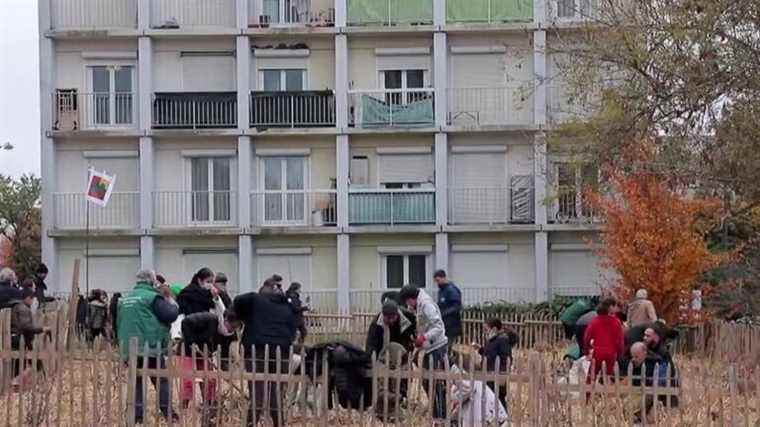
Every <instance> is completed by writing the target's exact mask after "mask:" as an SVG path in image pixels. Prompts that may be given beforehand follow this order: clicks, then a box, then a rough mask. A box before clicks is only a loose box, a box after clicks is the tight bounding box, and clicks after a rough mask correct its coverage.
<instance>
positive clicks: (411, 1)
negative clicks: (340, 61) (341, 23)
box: [346, 0, 433, 26]
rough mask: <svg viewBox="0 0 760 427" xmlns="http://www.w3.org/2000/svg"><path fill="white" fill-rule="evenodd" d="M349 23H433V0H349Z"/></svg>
mask: <svg viewBox="0 0 760 427" xmlns="http://www.w3.org/2000/svg"><path fill="white" fill-rule="evenodd" d="M347 3H348V4H347V5H346V6H347V7H348V18H347V22H348V25H388V26H392V25H431V24H432V23H433V0H348V1H347Z"/></svg>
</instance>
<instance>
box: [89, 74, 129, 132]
mask: <svg viewBox="0 0 760 427" xmlns="http://www.w3.org/2000/svg"><path fill="white" fill-rule="evenodd" d="M88 76H89V84H90V89H91V90H92V95H91V97H88V99H86V100H85V106H86V108H87V111H88V121H89V123H90V124H91V125H94V126H119V125H129V124H132V123H133V117H134V103H133V102H132V96H133V94H132V91H133V90H134V81H133V79H134V73H133V67H131V66H97V67H88Z"/></svg>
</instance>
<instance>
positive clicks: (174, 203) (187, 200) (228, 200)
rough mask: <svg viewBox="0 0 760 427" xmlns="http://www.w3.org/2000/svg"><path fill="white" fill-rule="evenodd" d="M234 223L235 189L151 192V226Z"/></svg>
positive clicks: (235, 221)
mask: <svg viewBox="0 0 760 427" xmlns="http://www.w3.org/2000/svg"><path fill="white" fill-rule="evenodd" d="M236 224H237V192H236V191H235V190H230V191H154V192H153V225H154V226H155V227H192V226H216V227H233V226H235V225H236Z"/></svg>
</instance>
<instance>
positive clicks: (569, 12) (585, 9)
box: [547, 0, 598, 23]
mask: <svg viewBox="0 0 760 427" xmlns="http://www.w3.org/2000/svg"><path fill="white" fill-rule="evenodd" d="M547 3H548V10H547V12H548V15H549V19H550V20H553V21H556V22H570V23H572V22H584V21H589V20H591V19H594V18H596V17H597V15H598V6H597V1H596V0H549V1H548V2H547Z"/></svg>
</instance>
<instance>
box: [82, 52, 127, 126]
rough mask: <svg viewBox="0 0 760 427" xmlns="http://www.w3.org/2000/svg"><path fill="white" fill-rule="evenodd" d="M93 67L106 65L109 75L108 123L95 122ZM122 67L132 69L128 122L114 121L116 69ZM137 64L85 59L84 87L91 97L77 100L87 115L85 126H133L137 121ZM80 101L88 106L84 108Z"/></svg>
mask: <svg viewBox="0 0 760 427" xmlns="http://www.w3.org/2000/svg"><path fill="white" fill-rule="evenodd" d="M95 67H106V68H107V69H108V73H109V75H110V77H109V88H108V95H109V101H108V102H109V105H108V121H109V123H96V120H95V107H94V105H95V95H94V94H95V88H94V84H93V71H94V70H93V69H94V68H95ZM123 67H130V68H131V69H132V73H131V77H132V92H131V95H132V114H131V118H132V120H131V121H130V122H129V123H116V96H115V94H116V75H115V73H116V70H118V69H121V68H123ZM136 71H137V64H136V63H135V62H134V61H113V60H111V61H104V60H100V61H92V60H90V61H87V63H86V64H85V65H84V81H85V82H86V89H85V93H88V94H90V95H86V96H91V97H92V99H88V100H85V99H80V102H79V109H80V110H83V109H84V110H85V114H87V117H86V118H85V120H86V123H87V127H88V128H98V129H103V128H106V129H108V128H115V129H118V128H128V127H134V126H135V124H136V123H137V104H138V102H137V101H138V99H137V94H138V90H137V73H136ZM82 103H87V104H89V106H88V108H86V109H85V108H84V106H83V105H82Z"/></svg>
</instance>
